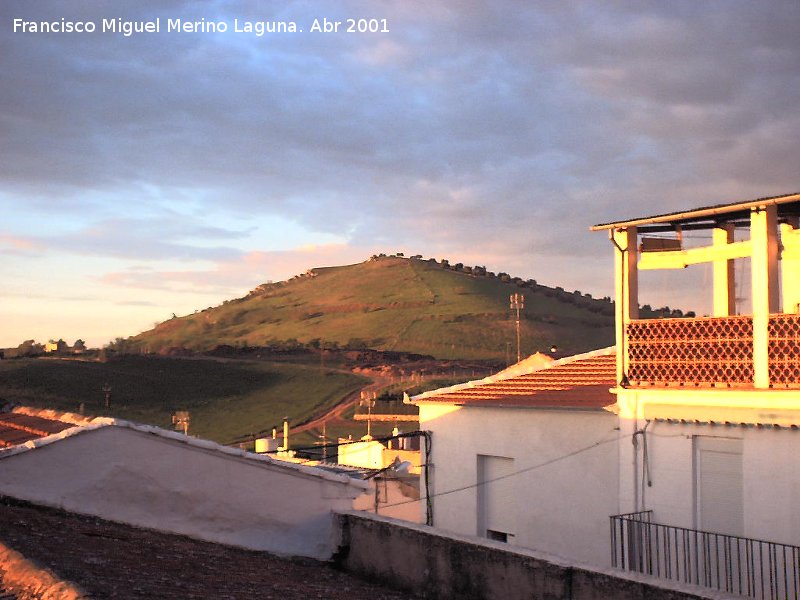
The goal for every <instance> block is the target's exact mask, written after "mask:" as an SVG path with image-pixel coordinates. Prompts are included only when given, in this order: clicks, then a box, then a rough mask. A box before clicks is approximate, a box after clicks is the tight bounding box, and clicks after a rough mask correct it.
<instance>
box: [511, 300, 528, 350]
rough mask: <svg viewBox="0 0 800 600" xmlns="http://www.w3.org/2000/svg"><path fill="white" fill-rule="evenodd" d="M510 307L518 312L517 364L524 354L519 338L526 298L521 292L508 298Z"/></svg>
mask: <svg viewBox="0 0 800 600" xmlns="http://www.w3.org/2000/svg"><path fill="white" fill-rule="evenodd" d="M508 306H509V308H510V309H511V310H516V311H517V362H519V361H520V360H522V353H521V352H520V337H519V312H520V311H521V310H522V309H523V308H525V296H523V295H522V294H520V293H519V292H514V293H513V294H511V295H510V296H509V297H508Z"/></svg>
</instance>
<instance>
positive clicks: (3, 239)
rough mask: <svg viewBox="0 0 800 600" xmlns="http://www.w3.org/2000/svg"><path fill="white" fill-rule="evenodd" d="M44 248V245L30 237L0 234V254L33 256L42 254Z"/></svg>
mask: <svg viewBox="0 0 800 600" xmlns="http://www.w3.org/2000/svg"><path fill="white" fill-rule="evenodd" d="M44 250H45V248H44V245H42V244H41V243H39V242H36V241H34V240H32V239H28V238H22V237H18V236H14V235H7V234H0V254H17V255H29V256H33V255H38V254H42V253H43V252H44Z"/></svg>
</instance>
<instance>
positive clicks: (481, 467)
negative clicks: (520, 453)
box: [477, 454, 516, 543]
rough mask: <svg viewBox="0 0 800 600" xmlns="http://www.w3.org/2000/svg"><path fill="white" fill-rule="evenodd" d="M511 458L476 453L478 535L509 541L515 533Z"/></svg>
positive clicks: (512, 461) (514, 503) (512, 462)
mask: <svg viewBox="0 0 800 600" xmlns="http://www.w3.org/2000/svg"><path fill="white" fill-rule="evenodd" d="M513 473H514V459H513V458H506V457H503V456H487V455H483V454H479V455H478V482H477V483H478V487H477V490H478V532H477V533H478V535H479V536H481V537H486V538H489V539H492V540H498V541H501V542H512V543H513V540H514V534H515V529H516V527H515V521H516V519H515V510H514V508H515V505H516V502H515V498H514V477H513Z"/></svg>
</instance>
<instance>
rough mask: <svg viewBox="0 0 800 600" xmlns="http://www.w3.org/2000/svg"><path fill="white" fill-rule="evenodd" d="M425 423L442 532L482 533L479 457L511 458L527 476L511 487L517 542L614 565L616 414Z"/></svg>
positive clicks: (427, 416)
mask: <svg viewBox="0 0 800 600" xmlns="http://www.w3.org/2000/svg"><path fill="white" fill-rule="evenodd" d="M420 422H421V427H422V429H426V430H430V431H431V432H432V433H433V436H432V439H433V451H432V460H431V463H432V464H433V469H432V476H431V494H432V496H433V518H434V522H433V524H434V526H435V527H437V528H442V529H444V530H447V531H451V532H454V533H459V534H464V535H476V534H480V533H482V532H479V531H478V490H477V488H476V487H475V484H476V483H477V480H478V469H477V463H478V460H477V456H478V455H489V456H499V457H507V458H512V459H513V460H514V467H513V468H514V471H517V472H518V473H519V474H518V475H514V476H513V477H512V478H510V483H511V488H512V489H513V493H514V496H515V499H514V501H513V502H510V503H508V504H510V505H511V506H513V510H514V511H515V514H514V515H513V516H512V520H513V521H514V523H515V526H514V527H515V531H514V532H513V533H514V537H513V538H510V540H509V541H510V543H513V544H514V545H518V546H522V547H525V548H533V549H536V550H542V551H545V552H548V553H551V554H557V555H560V556H563V557H565V558H568V559H572V560H579V561H582V562H586V563H589V564H595V565H598V566H608V565H610V564H611V554H610V551H609V533H608V531H609V520H608V518H609V516H610V515H613V514H617V513H618V512H619V510H618V509H619V499H618V490H619V483H618V468H619V456H618V445H617V443H616V440H617V438H618V432H617V431H616V429H615V428H616V425H617V418H616V416H615V415H613V414H611V413H608V412H604V411H602V412H601V411H578V410H541V409H521V408H482V407H481V408H478V407H468V408H460V409H458V408H457V407H452V406H451V407H441V406H434V405H432V404H431V405H425V404H421V405H420ZM595 443H597V444H598V445H597V446H595V447H594V448H591V449H589V450H585V451H581V450H583V449H585V448H587V447H588V446H591V445H593V444H595ZM628 443H629V444H630V441H629V442H628ZM575 452H578V453H577V454H575V455H574V456H571V457H568V456H567V455H569V454H571V453H575ZM565 457H566V458H565ZM547 463H549V464H547ZM540 465H544V466H540ZM506 483H509V482H506ZM489 485H491V484H489ZM422 489H424V483H423V487H422ZM452 490H459V491H452Z"/></svg>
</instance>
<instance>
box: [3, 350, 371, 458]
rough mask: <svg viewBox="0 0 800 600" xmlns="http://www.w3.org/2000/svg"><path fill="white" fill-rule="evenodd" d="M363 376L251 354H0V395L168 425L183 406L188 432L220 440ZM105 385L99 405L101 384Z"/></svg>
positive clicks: (304, 409) (320, 400)
mask: <svg viewBox="0 0 800 600" xmlns="http://www.w3.org/2000/svg"><path fill="white" fill-rule="evenodd" d="M364 383H365V379H364V378H362V377H358V376H356V375H353V374H350V373H344V372H337V371H330V370H325V371H320V369H319V368H318V367H309V366H303V365H291V364H283V363H281V364H276V363H266V362H257V361H247V362H245V361H226V362H223V361H216V360H210V359H208V360H206V359H197V360H194V359H178V358H155V357H138V356H126V357H122V358H117V359H114V360H112V361H109V362H106V363H101V362H88V361H76V360H51V359H21V360H5V361H0V398H2V399H4V400H7V401H13V402H19V403H22V404H25V405H28V406H36V407H43V408H54V409H57V410H65V411H71V412H78V411H79V410H80V406H81V404H83V405H84V411H85V413H86V414H89V415H107V416H113V417H118V418H123V419H129V420H132V421H136V422H139V423H149V424H153V425H158V426H161V427H168V428H169V427H171V426H172V424H171V417H172V414H173V413H174V412H175V411H176V410H188V411H189V412H190V416H191V425H190V430H189V432H190V434H192V435H197V436H200V437H203V438H207V439H212V440H215V441H218V442H222V443H226V442H229V441H232V440H234V439H236V438H238V437H240V436H244V435H249V434H251V433H254V432H258V431H262V430H267V429H270V428H272V427H273V426H278V427H279V426H280V424H281V423H282V421H283V417H284V416H288V417H289V418H290V420H291V421H294V422H298V421H300V420H303V419H305V418H307V417H308V416H310V415H311V414H313V413H317V412H319V411H321V410H323V409H325V408H327V407H330V406H333V405H335V404H336V403H338V401H339V400H341V398H342V397H343V396H344V395H346V394H347V393H349V392H351V391H353V390H356V389H358V388H360V387H361V386H362V385H364ZM106 384H107V385H108V386H110V387H111V390H112V391H111V406H110V408H106V407H105V402H104V393H103V387H104V386H105V385H106Z"/></svg>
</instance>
